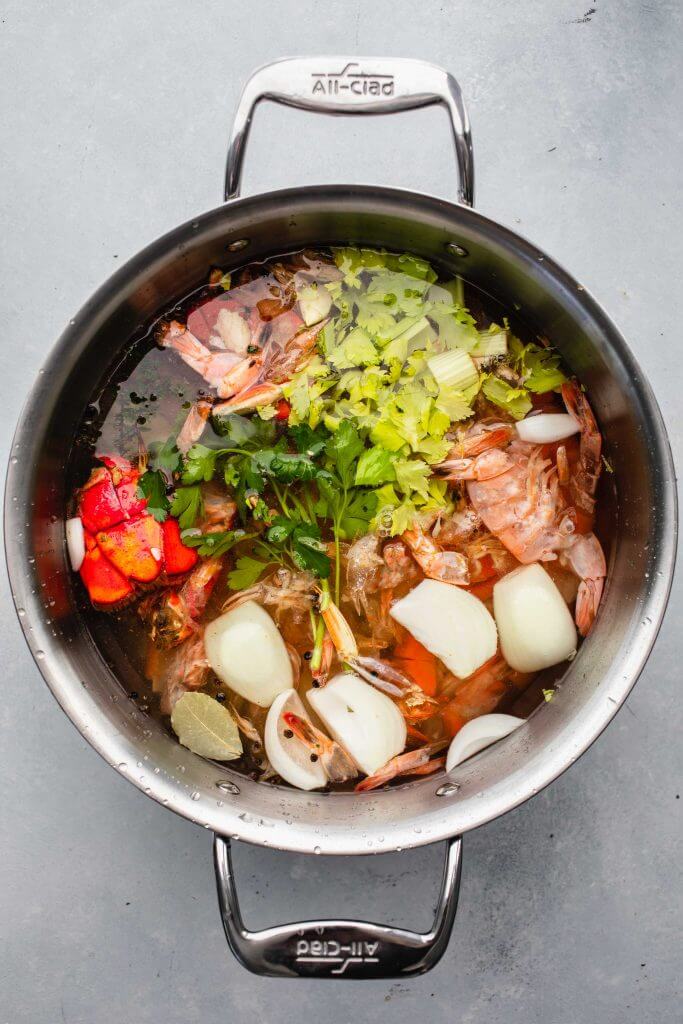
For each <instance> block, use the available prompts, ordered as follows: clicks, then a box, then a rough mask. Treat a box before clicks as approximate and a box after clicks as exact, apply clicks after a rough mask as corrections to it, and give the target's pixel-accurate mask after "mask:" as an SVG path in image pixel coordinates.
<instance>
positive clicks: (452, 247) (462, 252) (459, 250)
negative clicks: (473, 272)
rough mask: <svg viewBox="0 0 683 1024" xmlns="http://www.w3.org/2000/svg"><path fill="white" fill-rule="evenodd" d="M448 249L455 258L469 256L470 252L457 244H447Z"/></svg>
mask: <svg viewBox="0 0 683 1024" xmlns="http://www.w3.org/2000/svg"><path fill="white" fill-rule="evenodd" d="M446 248H447V249H448V251H449V252H451V253H453V255H454V256H463V257H464V256H469V252H468V251H467V249H465V248H464V247H463V246H462V245H458V243H457V242H446Z"/></svg>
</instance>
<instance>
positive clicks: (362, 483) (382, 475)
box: [354, 445, 396, 487]
mask: <svg viewBox="0 0 683 1024" xmlns="http://www.w3.org/2000/svg"><path fill="white" fill-rule="evenodd" d="M395 479H396V474H395V472H394V463H393V458H392V455H391V452H388V451H387V450H386V448H381V447H379V445H375V446H374V447H373V448H366V449H365V451H364V452H363V453H362V455H361V456H360V458H359V459H358V464H357V465H356V478H355V481H354V482H355V486H356V487H376V486H377V485H378V484H386V483H390V482H391V481H392V480H395Z"/></svg>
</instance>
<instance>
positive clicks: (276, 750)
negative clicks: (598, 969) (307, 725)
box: [264, 690, 327, 789]
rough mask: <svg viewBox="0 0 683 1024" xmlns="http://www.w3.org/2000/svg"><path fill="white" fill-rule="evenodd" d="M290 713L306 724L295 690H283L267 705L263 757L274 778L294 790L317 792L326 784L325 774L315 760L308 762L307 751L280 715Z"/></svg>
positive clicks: (309, 757) (308, 753)
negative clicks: (283, 781)
mask: <svg viewBox="0 0 683 1024" xmlns="http://www.w3.org/2000/svg"><path fill="white" fill-rule="evenodd" d="M286 711H289V712H292V713H293V714H295V715H298V716H299V718H302V719H306V720H307V721H308V715H307V714H306V709H305V707H304V705H303V703H302V701H301V698H300V697H299V695H298V693H297V692H296V690H285V691H284V692H283V693H280V694H278V695H277V697H276V698H275V700H274V701H273V703H272V704H271V705H270V710H269V711H268V717H267V718H266V727H265V731H264V743H265V748H266V755H267V756H268V760H269V761H270V763H271V765H272V766H273V768H274V770H275V771H276V772H277V773H278V775H279V776H280V777H281V778H282V779H284V780H285V782H288V783H289V784H290V786H296V788H297V789H321V788H322V787H323V786H325V785H327V775H326V774H325V770H324V768H323V766H322V764H321V762H320V761H319V760H318V761H312V760H311V751H310V750H309V748H308V747H307V746H306V744H305V743H302V741H301V740H300V739H299V738H298V737H297V736H294V735H293V734H292V730H291V729H289V728H288V727H287V724H286V722H285V721H284V719H283V717H282V716H283V714H284V713H285V712H286Z"/></svg>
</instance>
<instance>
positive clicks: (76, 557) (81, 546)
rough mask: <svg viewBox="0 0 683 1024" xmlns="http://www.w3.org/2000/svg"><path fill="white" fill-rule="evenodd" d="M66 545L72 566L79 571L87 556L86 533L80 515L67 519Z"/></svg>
mask: <svg viewBox="0 0 683 1024" xmlns="http://www.w3.org/2000/svg"><path fill="white" fill-rule="evenodd" d="M66 547H67V551H68V552H69V561H70V562H71V568H72V569H73V571H74V572H78V570H79V569H80V567H81V566H82V565H83V559H84V558H85V533H84V532H83V523H82V522H81V517H80V516H74V517H73V519H67V521H66Z"/></svg>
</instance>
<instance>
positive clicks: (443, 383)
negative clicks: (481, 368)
mask: <svg viewBox="0 0 683 1024" xmlns="http://www.w3.org/2000/svg"><path fill="white" fill-rule="evenodd" d="M427 366H428V367H429V369H430V372H431V373H432V376H433V377H434V379H435V380H436V383H437V384H438V385H439V387H448V388H453V389H454V390H455V391H464V390H465V389H466V388H469V387H472V385H473V384H476V382H477V380H478V379H479V374H478V372H477V367H476V366H475V364H474V362H473V360H472V357H471V356H469V355H468V354H467V352H463V351H462V349H457V348H455V349H451V351H450V352H441V353H440V354H439V355H437V356H432V357H431V359H428V360H427Z"/></svg>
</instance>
